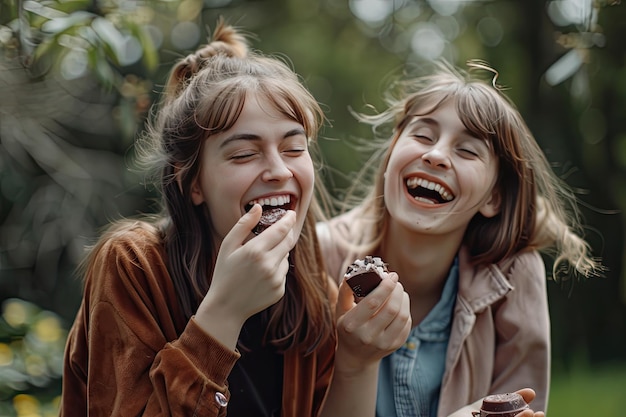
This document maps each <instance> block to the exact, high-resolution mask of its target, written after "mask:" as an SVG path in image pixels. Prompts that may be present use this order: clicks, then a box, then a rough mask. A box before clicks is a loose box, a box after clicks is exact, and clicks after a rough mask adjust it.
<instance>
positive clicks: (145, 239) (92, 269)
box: [84, 220, 167, 293]
mask: <svg viewBox="0 0 626 417" xmlns="http://www.w3.org/2000/svg"><path fill="white" fill-rule="evenodd" d="M84 275H85V285H86V287H88V288H89V287H91V288H92V290H96V291H97V292H99V293H106V292H107V291H106V290H113V289H114V288H118V287H121V288H118V289H123V290H124V291H129V290H131V289H135V290H137V291H142V288H144V289H145V288H149V287H153V286H154V285H157V286H159V285H162V283H160V281H163V279H162V277H164V276H167V267H166V262H165V250H164V246H163V238H162V236H161V233H160V232H159V229H158V228H157V227H156V226H155V225H153V224H151V223H148V222H146V221H130V220H124V221H122V222H117V223H115V224H113V225H111V226H110V227H109V228H108V229H107V230H106V231H105V232H104V233H103V235H102V236H101V238H100V239H99V241H98V242H97V243H96V245H95V246H93V247H92V248H91V252H90V254H89V256H88V258H87V262H86V263H85V265H84Z"/></svg>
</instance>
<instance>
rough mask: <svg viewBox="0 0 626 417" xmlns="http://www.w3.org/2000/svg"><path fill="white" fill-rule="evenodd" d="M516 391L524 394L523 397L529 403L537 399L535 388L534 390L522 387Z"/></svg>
mask: <svg viewBox="0 0 626 417" xmlns="http://www.w3.org/2000/svg"><path fill="white" fill-rule="evenodd" d="M516 392H517V393H518V394H519V395H521V396H522V398H523V399H524V401H526V403H527V404H530V403H531V402H532V400H534V399H535V396H536V394H535V390H533V389H532V388H522V389H520V390H518V391H516Z"/></svg>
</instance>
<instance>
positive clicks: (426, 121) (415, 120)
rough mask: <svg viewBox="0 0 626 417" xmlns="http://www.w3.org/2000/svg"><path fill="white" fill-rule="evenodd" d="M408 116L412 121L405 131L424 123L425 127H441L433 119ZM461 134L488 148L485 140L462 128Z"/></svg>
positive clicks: (415, 115) (416, 115)
mask: <svg viewBox="0 0 626 417" xmlns="http://www.w3.org/2000/svg"><path fill="white" fill-rule="evenodd" d="M409 116H410V117H412V118H413V120H411V121H410V122H409V123H408V124H407V125H406V128H405V130H406V129H408V128H409V127H411V126H414V125H416V124H418V123H424V124H426V125H432V126H440V125H441V123H439V122H438V121H437V120H435V119H433V118H432V117H423V116H420V115H418V114H411V115H409ZM461 133H463V134H464V135H466V136H468V137H469V138H471V139H475V140H478V141H480V142H482V143H485V144H486V145H487V146H489V142H488V141H487V140H486V139H482V138H479V137H476V136H475V135H474V133H472V132H471V131H470V130H469V129H467V128H465V127H464V128H463V130H462V132H461Z"/></svg>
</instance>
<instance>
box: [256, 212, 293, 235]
mask: <svg viewBox="0 0 626 417" xmlns="http://www.w3.org/2000/svg"><path fill="white" fill-rule="evenodd" d="M286 213H287V210H285V209H283V208H280V207H272V208H270V209H268V210H263V214H262V215H261V219H260V220H259V222H258V223H257V225H256V226H254V229H252V233H254V234H255V235H258V234H259V233H261V232H262V231H264V230H265V229H267V228H268V227H270V226H271V225H273V224H274V223H276V222H277V221H278V220H280V219H281V217H283V216H284V215H285V214H286Z"/></svg>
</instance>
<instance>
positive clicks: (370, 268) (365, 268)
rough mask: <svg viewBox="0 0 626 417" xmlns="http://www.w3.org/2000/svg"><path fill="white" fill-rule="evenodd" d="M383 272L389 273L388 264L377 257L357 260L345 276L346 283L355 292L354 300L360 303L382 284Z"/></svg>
mask: <svg viewBox="0 0 626 417" xmlns="http://www.w3.org/2000/svg"><path fill="white" fill-rule="evenodd" d="M383 272H388V270H387V264H386V263H385V262H383V261H382V259H380V258H379V257H377V256H366V257H365V258H363V259H357V260H355V261H354V262H353V263H352V265H350V266H349V267H348V269H347V271H346V273H345V274H344V278H345V280H346V283H347V284H348V285H349V286H350V288H352V292H354V299H355V301H356V302H359V301H360V300H361V298H363V297H365V296H366V295H367V294H369V293H370V292H371V291H372V290H373V289H374V288H376V287H377V286H378V284H380V281H381V280H382V278H383Z"/></svg>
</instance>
